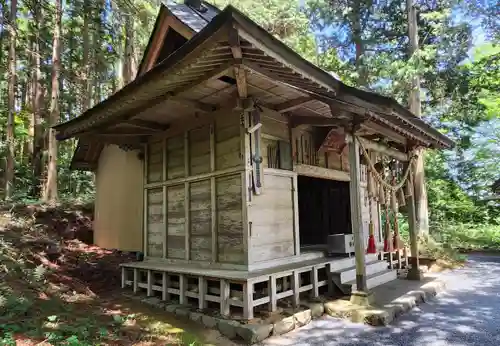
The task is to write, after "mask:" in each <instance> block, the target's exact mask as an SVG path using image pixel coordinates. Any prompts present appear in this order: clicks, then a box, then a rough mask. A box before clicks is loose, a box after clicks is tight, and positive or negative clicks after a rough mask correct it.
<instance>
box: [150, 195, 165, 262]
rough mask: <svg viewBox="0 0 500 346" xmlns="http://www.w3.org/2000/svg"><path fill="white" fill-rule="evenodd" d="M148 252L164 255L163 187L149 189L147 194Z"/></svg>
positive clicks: (154, 254)
mask: <svg viewBox="0 0 500 346" xmlns="http://www.w3.org/2000/svg"><path fill="white" fill-rule="evenodd" d="M147 202H148V204H147V206H148V207H147V223H146V225H147V254H148V256H149V257H160V258H161V257H163V228H164V215H163V189H161V188H158V189H152V190H148V194H147Z"/></svg>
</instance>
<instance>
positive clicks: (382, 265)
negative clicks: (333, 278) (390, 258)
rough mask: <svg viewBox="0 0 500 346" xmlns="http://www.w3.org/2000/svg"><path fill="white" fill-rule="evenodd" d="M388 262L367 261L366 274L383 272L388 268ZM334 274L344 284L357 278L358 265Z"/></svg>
mask: <svg viewBox="0 0 500 346" xmlns="http://www.w3.org/2000/svg"><path fill="white" fill-rule="evenodd" d="M387 267H388V264H387V262H386V261H379V260H376V261H373V262H369V263H366V275H368V276H369V275H373V274H376V273H380V272H383V271H385V270H387ZM333 274H334V275H338V276H339V278H340V283H342V284H344V283H347V282H349V281H352V280H355V279H356V266H355V265H354V266H352V267H349V268H346V269H344V270H342V271H340V272H335V273H333Z"/></svg>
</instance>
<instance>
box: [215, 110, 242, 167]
mask: <svg viewBox="0 0 500 346" xmlns="http://www.w3.org/2000/svg"><path fill="white" fill-rule="evenodd" d="M239 121H240V119H239V116H236V114H233V116H232V117H227V118H222V117H220V118H218V119H216V121H215V134H214V137H215V153H214V154H215V170H223V169H226V168H230V167H234V166H237V165H239V164H240V163H241V160H242V159H241V138H240V123H239Z"/></svg>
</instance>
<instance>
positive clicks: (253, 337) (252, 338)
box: [237, 324, 273, 345]
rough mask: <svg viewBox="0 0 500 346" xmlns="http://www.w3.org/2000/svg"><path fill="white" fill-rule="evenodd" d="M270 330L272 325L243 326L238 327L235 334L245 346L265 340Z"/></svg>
mask: <svg viewBox="0 0 500 346" xmlns="http://www.w3.org/2000/svg"><path fill="white" fill-rule="evenodd" d="M272 330H273V325H272V324H244V325H241V326H240V327H238V329H237V333H238V336H239V337H240V338H242V339H243V341H244V343H245V344H246V345H252V344H255V343H257V342H261V341H263V340H265V339H267V338H268V337H269V335H270V334H271V332H272Z"/></svg>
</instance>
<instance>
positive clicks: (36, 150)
mask: <svg viewBox="0 0 500 346" xmlns="http://www.w3.org/2000/svg"><path fill="white" fill-rule="evenodd" d="M40 10H41V6H40V4H39V3H38V2H36V3H34V13H33V18H34V21H35V38H34V47H33V55H34V65H35V72H34V74H33V76H34V78H33V117H32V122H33V152H32V157H31V168H32V171H33V181H32V183H31V194H32V195H33V196H34V197H36V196H39V195H40V189H41V182H42V152H43V127H42V107H43V105H42V102H43V90H42V72H41V66H40V65H41V59H40V43H39V40H40V34H39V33H40V15H41V13H40Z"/></svg>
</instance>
